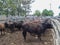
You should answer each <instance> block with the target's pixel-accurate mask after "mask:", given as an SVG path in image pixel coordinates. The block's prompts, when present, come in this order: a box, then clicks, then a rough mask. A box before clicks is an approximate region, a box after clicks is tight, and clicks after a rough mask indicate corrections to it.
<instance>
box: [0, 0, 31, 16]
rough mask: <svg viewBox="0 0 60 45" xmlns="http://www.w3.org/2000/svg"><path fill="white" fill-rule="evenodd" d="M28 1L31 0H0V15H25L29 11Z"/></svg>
mask: <svg viewBox="0 0 60 45" xmlns="http://www.w3.org/2000/svg"><path fill="white" fill-rule="evenodd" d="M30 3H31V0H0V15H3V14H4V15H25V14H26V13H27V12H29V11H27V10H29V9H30ZM21 4H22V5H23V6H24V7H22V6H21ZM28 4H29V5H28ZM27 5H28V6H27ZM24 8H25V9H26V10H25V9H24Z"/></svg>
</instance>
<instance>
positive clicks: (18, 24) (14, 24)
mask: <svg viewBox="0 0 60 45" xmlns="http://www.w3.org/2000/svg"><path fill="white" fill-rule="evenodd" d="M22 23H23V21H20V22H12V23H10V22H9V24H8V23H7V22H5V23H4V24H5V28H8V29H10V31H11V33H12V32H14V31H15V30H14V29H15V28H18V29H19V30H20V29H21V27H22Z"/></svg>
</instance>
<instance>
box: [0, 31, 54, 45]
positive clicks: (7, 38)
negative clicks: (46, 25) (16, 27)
mask: <svg viewBox="0 0 60 45" xmlns="http://www.w3.org/2000/svg"><path fill="white" fill-rule="evenodd" d="M49 32H50V31H47V33H46V34H44V35H42V36H41V39H42V41H40V40H39V39H38V38H35V37H33V36H31V35H30V34H29V33H28V35H27V40H26V41H24V39H23V36H22V31H17V32H14V33H6V34H5V35H4V36H0V45H53V39H52V33H49Z"/></svg>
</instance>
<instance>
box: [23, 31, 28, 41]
mask: <svg viewBox="0 0 60 45" xmlns="http://www.w3.org/2000/svg"><path fill="white" fill-rule="evenodd" d="M22 34H23V37H24V40H25V41H26V35H27V32H26V31H23V32H22Z"/></svg>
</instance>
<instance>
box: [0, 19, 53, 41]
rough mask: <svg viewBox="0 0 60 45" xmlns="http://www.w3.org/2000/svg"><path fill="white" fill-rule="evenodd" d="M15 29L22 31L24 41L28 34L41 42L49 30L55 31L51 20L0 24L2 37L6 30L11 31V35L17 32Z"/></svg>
mask: <svg viewBox="0 0 60 45" xmlns="http://www.w3.org/2000/svg"><path fill="white" fill-rule="evenodd" d="M42 21H43V22H42ZM15 28H17V29H18V31H20V30H21V29H22V30H21V31H22V35H23V38H24V40H26V36H27V32H28V33H30V34H31V35H33V34H34V35H37V36H38V38H39V39H40V40H41V38H40V37H41V34H44V33H45V31H46V30H47V29H53V25H52V24H51V20H50V19H45V20H34V21H30V22H29V21H26V22H25V21H19V22H11V21H9V22H5V23H0V32H1V35H2V34H3V33H2V32H4V33H5V32H6V29H10V31H11V33H13V32H15Z"/></svg>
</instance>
